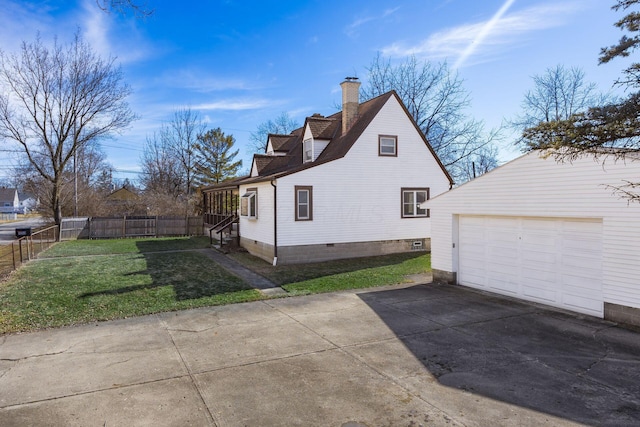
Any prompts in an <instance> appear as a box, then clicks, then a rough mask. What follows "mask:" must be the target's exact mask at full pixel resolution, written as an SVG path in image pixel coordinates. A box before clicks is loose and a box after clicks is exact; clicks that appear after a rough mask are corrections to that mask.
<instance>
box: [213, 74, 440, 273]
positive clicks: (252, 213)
mask: <svg viewBox="0 0 640 427" xmlns="http://www.w3.org/2000/svg"><path fill="white" fill-rule="evenodd" d="M341 86H342V101H343V102H342V104H343V109H342V111H341V112H338V113H336V114H333V115H331V116H329V117H323V116H321V115H319V114H314V115H313V116H311V117H307V119H306V120H305V123H304V126H302V127H301V128H300V129H296V130H294V131H293V132H292V133H291V134H290V135H269V137H268V144H267V149H266V154H261V155H255V156H254V158H253V163H252V166H251V174H250V176H248V177H244V178H240V179H236V180H233V181H227V182H224V183H221V184H218V185H214V186H210V187H206V188H204V189H203V193H204V208H205V210H204V211H205V222H206V223H208V224H218V223H220V221H225V218H230V216H231V215H234V214H235V213H236V212H238V211H239V214H240V215H239V224H238V229H239V235H240V239H239V241H240V245H241V246H242V247H244V248H245V249H247V250H248V251H249V252H250V253H252V254H254V255H256V256H259V257H261V258H263V259H265V260H268V261H269V262H273V264H274V265H275V264H276V263H277V262H279V263H285V264H286V263H299V262H315V261H325V260H331V259H339V258H349V257H359V256H370V255H381V254H387V253H394V252H403V251H410V250H414V249H418V250H420V249H428V248H429V237H430V235H431V226H430V218H429V210H428V209H427V208H426V207H425V206H424V202H426V201H427V200H428V199H429V198H430V197H433V196H434V195H437V194H440V193H442V192H444V191H446V190H448V189H450V188H451V186H452V180H451V177H450V176H449V174H448V173H447V172H446V170H445V168H444V167H443V165H442V163H441V162H440V160H439V159H438V158H437V156H436V154H435V152H434V151H433V149H432V148H431V146H430V145H429V143H428V142H427V140H426V139H425V137H424V135H423V134H422V132H421V131H420V130H419V128H418V126H417V125H416V124H415V122H414V121H413V119H412V118H411V115H410V114H409V112H408V111H407V109H406V107H405V106H404V105H403V103H402V101H401V100H400V98H399V97H398V95H397V94H396V93H395V92H394V91H392V92H388V93H386V94H384V95H381V96H379V97H377V98H374V99H371V100H369V101H367V102H364V103H362V104H360V103H359V86H360V82H358V81H356V79H354V78H348V79H347V80H346V81H344V82H343V83H341Z"/></svg>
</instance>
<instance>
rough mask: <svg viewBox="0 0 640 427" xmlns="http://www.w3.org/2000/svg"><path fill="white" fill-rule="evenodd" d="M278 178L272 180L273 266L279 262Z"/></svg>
mask: <svg viewBox="0 0 640 427" xmlns="http://www.w3.org/2000/svg"><path fill="white" fill-rule="evenodd" d="M276 182H277V181H276V180H275V179H272V180H271V186H272V187H273V266H274V267H275V266H276V265H277V264H278V186H277V185H276Z"/></svg>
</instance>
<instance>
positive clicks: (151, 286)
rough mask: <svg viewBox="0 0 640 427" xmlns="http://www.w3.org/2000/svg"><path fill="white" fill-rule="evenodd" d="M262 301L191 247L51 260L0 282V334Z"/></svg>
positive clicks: (31, 266)
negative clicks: (187, 250) (173, 250)
mask: <svg viewBox="0 0 640 427" xmlns="http://www.w3.org/2000/svg"><path fill="white" fill-rule="evenodd" d="M261 298H262V295H261V294H260V292H258V291H256V290H255V289H251V288H250V287H249V286H248V285H246V284H245V283H244V282H242V281H241V280H240V279H238V278H237V277H235V276H232V275H230V274H229V273H227V272H226V271H225V270H223V269H222V268H220V267H218V266H217V264H215V263H213V262H212V261H211V260H210V259H209V258H207V257H206V256H205V255H203V254H200V253H197V252H174V253H166V254H163V253H148V254H142V253H128V254H120V255H106V256H102V257H80V258H52V259H45V260H41V261H37V262H32V263H29V264H28V265H26V266H25V267H23V268H21V269H20V270H19V271H18V272H16V274H15V275H13V276H12V277H11V280H10V281H9V282H8V283H5V284H1V285H0V333H7V332H17V331H28V330H34V329H40V328H49V327H57V326H64V325H71V324H77V323H86V322H91V321H98V320H109V319H117V318H125V317H130V316H138V315H143V314H150V313H157V312H163V311H172V310H180V309H186V308H192V307H201V306H211V305H220V304H231V303H237V302H245V301H254V300H258V299H261Z"/></svg>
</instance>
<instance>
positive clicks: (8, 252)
mask: <svg viewBox="0 0 640 427" xmlns="http://www.w3.org/2000/svg"><path fill="white" fill-rule="evenodd" d="M57 241H58V226H57V225H51V226H47V227H45V228H43V229H41V230H37V231H34V232H33V233H31V234H30V235H27V236H24V237H21V238H19V239H16V240H13V241H12V242H11V244H9V245H2V246H0V277H4V276H6V275H7V274H9V273H10V272H12V271H13V270H16V269H17V268H18V267H20V265H22V263H24V262H26V261H28V260H30V259H34V258H35V257H36V256H37V255H38V254H39V253H40V252H42V251H44V250H45V249H47V248H49V247H50V246H51V245H53V244H54V243H55V242H57Z"/></svg>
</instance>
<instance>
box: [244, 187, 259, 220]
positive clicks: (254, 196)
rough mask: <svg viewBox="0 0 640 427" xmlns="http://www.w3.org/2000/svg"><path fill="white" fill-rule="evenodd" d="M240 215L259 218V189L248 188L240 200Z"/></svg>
mask: <svg viewBox="0 0 640 427" xmlns="http://www.w3.org/2000/svg"><path fill="white" fill-rule="evenodd" d="M240 215H241V216H246V217H249V218H257V217H258V189H257V188H248V189H247V191H246V192H245V193H244V194H243V195H242V197H241V198H240Z"/></svg>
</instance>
